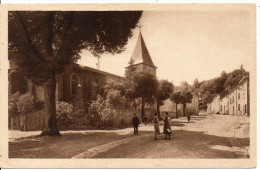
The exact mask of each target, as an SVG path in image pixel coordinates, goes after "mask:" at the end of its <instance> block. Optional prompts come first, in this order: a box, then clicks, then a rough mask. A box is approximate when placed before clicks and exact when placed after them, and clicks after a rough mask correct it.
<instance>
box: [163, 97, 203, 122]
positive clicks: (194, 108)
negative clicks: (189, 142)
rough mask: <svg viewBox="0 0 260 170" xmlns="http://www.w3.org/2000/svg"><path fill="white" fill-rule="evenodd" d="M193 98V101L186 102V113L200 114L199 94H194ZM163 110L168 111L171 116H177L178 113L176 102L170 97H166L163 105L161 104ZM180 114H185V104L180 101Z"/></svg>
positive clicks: (178, 106) (178, 108)
mask: <svg viewBox="0 0 260 170" xmlns="http://www.w3.org/2000/svg"><path fill="white" fill-rule="evenodd" d="M192 96H193V98H192V100H191V103H186V113H190V114H198V112H199V97H198V95H195V94H193V95H192ZM160 111H161V112H168V113H169V114H170V116H172V117H175V115H176V103H175V102H173V101H171V100H170V99H166V100H165V101H164V102H163V105H162V106H160ZM177 112H178V115H183V105H182V104H181V103H179V104H178V105H177Z"/></svg>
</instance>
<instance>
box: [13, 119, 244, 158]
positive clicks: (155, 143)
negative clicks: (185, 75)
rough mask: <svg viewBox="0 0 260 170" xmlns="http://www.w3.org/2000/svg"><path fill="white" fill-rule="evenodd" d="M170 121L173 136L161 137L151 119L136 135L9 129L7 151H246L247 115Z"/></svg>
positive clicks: (55, 154)
mask: <svg viewBox="0 0 260 170" xmlns="http://www.w3.org/2000/svg"><path fill="white" fill-rule="evenodd" d="M162 123H163V122H161V126H160V130H161V131H162ZM171 125H172V133H173V134H172V139H171V140H164V139H163V137H164V136H163V135H162V134H161V135H160V136H159V140H153V126H152V124H148V125H146V126H144V125H141V127H140V128H139V129H140V130H139V135H134V134H132V133H133V130H132V128H127V129H122V130H112V131H66V132H62V134H63V136H62V137H57V138H56V139H54V138H51V137H44V138H39V137H33V136H30V135H28V133H29V132H28V133H27V136H26V138H21V136H23V135H21V133H20V132H10V133H11V134H12V135H10V136H11V137H10V139H11V141H10V142H9V144H10V147H9V156H10V157H30V158H34V157H35V158H36V157H37V158H46V157H49V158H74V159H77V158H209V159H210V158H248V157H249V152H248V150H249V117H243V116H229V115H209V116H192V117H191V122H189V123H188V122H187V119H186V118H180V119H173V120H172V121H171ZM15 133H16V134H15ZM35 133H36V132H35ZM18 134H19V135H18ZM24 134H26V132H25V133H24ZM31 135H33V134H32V133H31ZM15 136H19V137H17V138H16V137H15Z"/></svg>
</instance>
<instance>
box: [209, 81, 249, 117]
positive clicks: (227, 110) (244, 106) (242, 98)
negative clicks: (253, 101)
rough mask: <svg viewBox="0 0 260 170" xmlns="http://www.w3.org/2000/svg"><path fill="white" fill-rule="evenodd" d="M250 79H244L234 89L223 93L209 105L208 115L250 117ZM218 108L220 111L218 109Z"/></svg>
mask: <svg viewBox="0 0 260 170" xmlns="http://www.w3.org/2000/svg"><path fill="white" fill-rule="evenodd" d="M249 94H250V93H249V77H248V76H245V77H243V78H242V79H241V80H240V81H239V83H238V84H237V85H236V86H235V87H233V88H232V89H229V90H226V91H224V92H222V93H221V94H220V95H218V96H220V97H219V98H214V99H213V100H212V101H211V102H210V103H208V104H207V112H208V113H217V112H216V110H219V113H220V114H229V115H248V116H249V115H250V101H249V100H250V99H249V98H250V95H249ZM217 108H218V109H217Z"/></svg>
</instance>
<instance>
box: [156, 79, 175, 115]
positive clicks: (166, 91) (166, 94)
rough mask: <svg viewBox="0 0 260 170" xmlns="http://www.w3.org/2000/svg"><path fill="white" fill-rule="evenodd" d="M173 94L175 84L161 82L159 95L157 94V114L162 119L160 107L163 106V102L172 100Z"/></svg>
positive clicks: (165, 81)
mask: <svg viewBox="0 0 260 170" xmlns="http://www.w3.org/2000/svg"><path fill="white" fill-rule="evenodd" d="M172 92H173V84H172V83H171V82H169V81H168V80H160V81H159V85H158V89H157V93H156V100H157V113H158V114H159V117H160V106H161V105H162V104H163V101H164V100H166V99H168V98H170V96H171V94H172Z"/></svg>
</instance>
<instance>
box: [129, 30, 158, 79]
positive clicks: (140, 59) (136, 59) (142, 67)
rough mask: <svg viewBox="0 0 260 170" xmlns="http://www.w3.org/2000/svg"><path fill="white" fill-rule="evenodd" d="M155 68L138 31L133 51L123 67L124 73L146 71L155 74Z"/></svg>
mask: <svg viewBox="0 0 260 170" xmlns="http://www.w3.org/2000/svg"><path fill="white" fill-rule="evenodd" d="M156 69H157V67H156V66H155V65H154V64H153V61H152V59H151V56H150V54H149V52H148V49H147V47H146V45H145V42H144V39H143V36H142V33H141V31H140V33H139V36H138V39H137V42H136V45H135V48H134V51H133V53H132V56H131V58H130V61H129V63H128V66H127V67H126V69H125V74H127V73H128V72H132V73H133V72H148V73H151V74H153V75H155V76H156Z"/></svg>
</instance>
